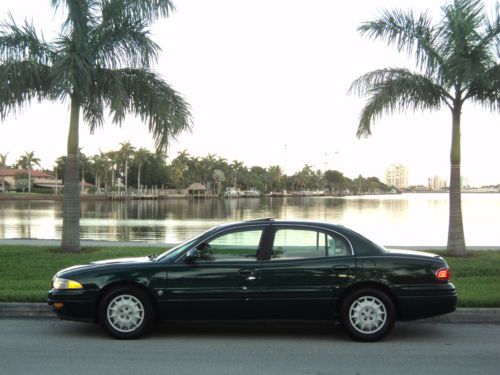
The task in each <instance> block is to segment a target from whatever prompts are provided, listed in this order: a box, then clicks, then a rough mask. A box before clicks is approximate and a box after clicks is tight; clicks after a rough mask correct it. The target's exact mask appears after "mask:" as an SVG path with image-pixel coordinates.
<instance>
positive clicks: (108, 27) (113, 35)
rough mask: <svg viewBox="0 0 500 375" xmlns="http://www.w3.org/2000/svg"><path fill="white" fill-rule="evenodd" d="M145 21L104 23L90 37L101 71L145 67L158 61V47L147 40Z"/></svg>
mask: <svg viewBox="0 0 500 375" xmlns="http://www.w3.org/2000/svg"><path fill="white" fill-rule="evenodd" d="M147 26H148V25H147V23H146V22H145V21H144V20H132V19H128V18H126V19H123V20H121V21H120V22H117V20H116V19H113V20H107V21H103V22H102V23H101V24H100V25H99V26H98V27H97V28H96V29H94V30H93V32H92V33H91V36H90V42H89V44H90V50H91V54H92V56H94V59H95V62H96V63H97V64H98V65H100V66H103V67H108V68H120V67H125V66H127V67H140V66H141V67H144V66H145V67H148V66H149V65H150V63H151V62H152V61H156V60H157V59H158V53H159V52H160V47H159V46H158V45H157V44H156V43H154V42H153V40H152V39H151V38H150V33H149V30H147Z"/></svg>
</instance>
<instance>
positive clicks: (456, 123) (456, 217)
mask: <svg viewBox="0 0 500 375" xmlns="http://www.w3.org/2000/svg"><path fill="white" fill-rule="evenodd" d="M461 109H462V106H461V104H457V105H455V107H454V109H453V110H452V115H453V125H452V129H453V130H452V136H451V152H450V162H451V171H450V220H449V227H448V246H447V251H448V254H449V255H454V256H464V255H466V248H465V238H464V225H463V221H462V197H461V186H460V185H461V181H460V161H461V158H460V115H461Z"/></svg>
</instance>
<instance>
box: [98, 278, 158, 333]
mask: <svg viewBox="0 0 500 375" xmlns="http://www.w3.org/2000/svg"><path fill="white" fill-rule="evenodd" d="M153 321H154V309H153V306H152V304H151V300H150V298H149V296H148V295H147V294H146V293H145V292H144V291H143V290H141V289H139V288H137V287H133V286H127V287H118V288H114V289H112V290H110V291H109V292H108V293H106V295H105V296H104V297H103V298H102V300H101V303H100V304H99V322H100V323H101V326H102V327H103V328H104V330H105V331H106V332H107V333H108V334H109V335H110V336H112V337H114V338H117V339H136V338H139V337H140V336H142V335H143V334H144V333H145V332H146V330H147V329H148V328H149V326H150V325H151V323H152V322H153Z"/></svg>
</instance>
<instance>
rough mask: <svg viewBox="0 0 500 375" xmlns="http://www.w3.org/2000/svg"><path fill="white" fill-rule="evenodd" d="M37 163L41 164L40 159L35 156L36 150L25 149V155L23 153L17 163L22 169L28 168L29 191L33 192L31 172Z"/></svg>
mask: <svg viewBox="0 0 500 375" xmlns="http://www.w3.org/2000/svg"><path fill="white" fill-rule="evenodd" d="M35 165H37V166H40V159H39V158H37V157H35V152H34V151H31V152H28V151H25V152H24V155H22V156H21V157H20V158H19V160H18V161H17V163H16V166H17V167H19V168H22V169H26V170H27V171H28V192H29V193H31V173H32V171H33V167H34V166H35Z"/></svg>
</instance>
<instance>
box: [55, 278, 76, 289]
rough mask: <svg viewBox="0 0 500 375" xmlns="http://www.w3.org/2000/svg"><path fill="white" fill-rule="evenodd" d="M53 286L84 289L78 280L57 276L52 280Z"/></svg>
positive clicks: (56, 287)
mask: <svg viewBox="0 0 500 375" xmlns="http://www.w3.org/2000/svg"><path fill="white" fill-rule="evenodd" d="M52 288H54V289H83V285H82V284H80V283H79V282H78V281H74V280H68V279H61V278H60V277H55V278H54V280H53V281H52Z"/></svg>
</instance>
